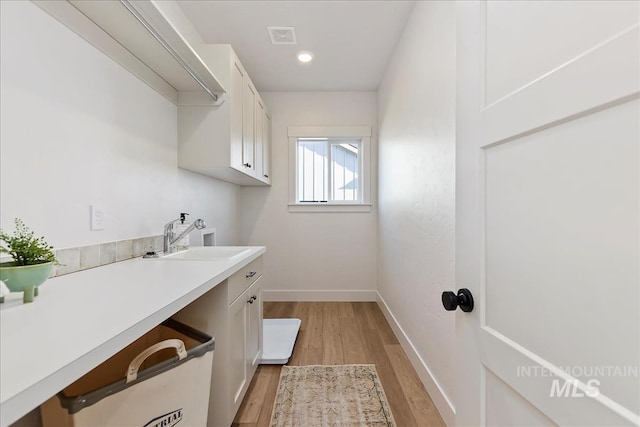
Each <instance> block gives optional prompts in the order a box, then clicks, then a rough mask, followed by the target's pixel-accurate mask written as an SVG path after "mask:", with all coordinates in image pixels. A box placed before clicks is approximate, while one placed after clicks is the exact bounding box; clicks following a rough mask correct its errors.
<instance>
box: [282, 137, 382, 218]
mask: <svg viewBox="0 0 640 427" xmlns="http://www.w3.org/2000/svg"><path fill="white" fill-rule="evenodd" d="M287 134H288V137H289V212H370V211H371V126H289V128H288V132H287ZM324 137H326V138H340V137H342V138H361V139H362V144H361V145H362V171H361V173H360V176H359V177H358V180H359V181H360V182H361V184H362V203H348V202H347V203H345V202H339V203H298V202H297V200H296V182H297V179H296V178H297V173H298V169H297V165H296V156H297V143H298V138H324Z"/></svg>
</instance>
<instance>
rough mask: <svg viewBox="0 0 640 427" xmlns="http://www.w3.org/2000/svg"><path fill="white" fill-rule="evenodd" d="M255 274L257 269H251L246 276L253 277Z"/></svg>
mask: <svg viewBox="0 0 640 427" xmlns="http://www.w3.org/2000/svg"><path fill="white" fill-rule="evenodd" d="M255 275H256V272H255V271H250V272H248V273H247V274H246V277H247V278H249V277H253V276H255Z"/></svg>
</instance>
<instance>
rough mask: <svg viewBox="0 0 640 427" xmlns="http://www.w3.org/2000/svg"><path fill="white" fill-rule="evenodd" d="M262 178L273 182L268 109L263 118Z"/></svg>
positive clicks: (267, 181)
mask: <svg viewBox="0 0 640 427" xmlns="http://www.w3.org/2000/svg"><path fill="white" fill-rule="evenodd" d="M262 178H263V179H264V181H265V182H266V183H271V117H269V114H267V112H266V110H265V113H264V117H263V120H262Z"/></svg>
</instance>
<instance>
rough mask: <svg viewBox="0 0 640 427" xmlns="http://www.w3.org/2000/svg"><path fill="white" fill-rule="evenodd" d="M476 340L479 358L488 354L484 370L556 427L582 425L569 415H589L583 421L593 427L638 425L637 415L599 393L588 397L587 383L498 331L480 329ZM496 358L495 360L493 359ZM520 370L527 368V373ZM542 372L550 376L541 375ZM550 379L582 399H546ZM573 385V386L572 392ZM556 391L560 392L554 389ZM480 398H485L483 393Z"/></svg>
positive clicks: (549, 392)
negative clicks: (557, 426) (544, 415)
mask: <svg viewBox="0 0 640 427" xmlns="http://www.w3.org/2000/svg"><path fill="white" fill-rule="evenodd" d="M480 338H481V342H480V346H481V348H482V350H481V352H480V354H481V355H483V356H484V355H486V354H492V357H491V358H487V357H482V364H483V365H484V366H485V368H486V369H488V370H490V371H491V372H492V373H493V374H494V375H496V376H497V377H498V378H500V379H502V380H503V381H505V382H506V383H507V384H509V385H510V386H511V387H512V388H513V389H514V390H515V391H517V392H518V393H519V394H521V395H522V396H523V397H525V398H526V399H527V400H528V401H529V402H531V403H532V404H534V405H535V406H536V407H537V408H538V409H540V410H541V411H542V412H543V413H545V414H546V416H547V417H549V418H550V419H551V420H553V422H555V423H557V424H559V425H577V424H576V423H582V422H583V420H584V418H579V419H573V418H572V417H571V414H576V415H580V416H581V417H583V416H584V415H585V414H589V416H588V417H587V418H588V419H589V420H590V421H591V423H592V424H591V425H593V426H603V425H627V424H629V423H631V424H632V425H637V424H640V416H638V415H636V414H634V413H633V412H632V411H630V410H629V409H627V408H625V407H623V406H622V405H620V404H618V403H616V402H615V401H613V400H612V399H610V398H608V397H607V396H605V395H603V394H602V393H598V394H597V395H596V396H593V397H589V395H588V393H590V392H591V390H590V389H589V388H588V387H589V385H588V384H585V383H584V382H582V381H580V380H579V379H578V378H576V377H574V376H572V375H570V374H569V373H567V372H566V371H565V370H563V369H561V368H560V367H558V366H556V365H554V364H553V363H550V362H549V361H547V360H545V359H543V358H541V357H539V356H537V355H536V354H534V353H532V352H530V351H529V350H527V349H526V348H524V347H522V346H521V345H520V344H518V343H516V342H515V341H513V340H511V339H509V338H507V337H505V336H504V335H502V334H501V333H499V332H498V331H496V330H494V329H492V328H490V327H488V326H483V327H481V332H480ZM496 355H497V356H498V357H495V356H496ZM523 367H529V368H531V369H529V370H528V371H527V370H526V369H525V368H523ZM534 372H537V373H538V375H525V374H527V373H529V374H531V373H534ZM543 372H544V373H548V374H550V375H546V374H545V375H543V374H542V373H543ZM554 380H559V382H558V384H559V386H558V387H563V386H565V382H567V383H570V384H571V385H572V388H570V392H569V393H570V394H571V393H576V394H579V393H582V394H584V397H570V396H568V397H558V396H550V394H551V390H552V384H553V382H554ZM573 385H575V388H576V390H575V391H574V389H573ZM564 390H565V391H566V390H567V389H566V388H565V389H564ZM556 391H560V390H558V389H556ZM482 398H483V400H484V399H486V396H485V395H484V393H483V396H482ZM594 402H597V403H598V405H594V404H593V403H594ZM483 403H484V402H483ZM483 407H484V405H483Z"/></svg>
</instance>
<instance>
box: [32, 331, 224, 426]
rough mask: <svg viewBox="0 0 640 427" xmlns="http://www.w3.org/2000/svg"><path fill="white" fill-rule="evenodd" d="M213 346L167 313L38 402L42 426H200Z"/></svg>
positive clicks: (210, 340)
mask: <svg viewBox="0 0 640 427" xmlns="http://www.w3.org/2000/svg"><path fill="white" fill-rule="evenodd" d="M214 346H215V340H214V339H213V338H212V337H210V336H208V335H206V334H204V333H202V332H200V331H197V330H195V329H193V328H191V327H189V326H187V325H184V324H182V323H180V322H177V321H175V320H172V319H169V320H167V321H165V322H164V323H162V324H161V325H159V326H157V327H156V328H154V329H152V330H151V331H150V332H149V333H147V334H145V335H144V336H143V337H141V338H139V339H138V340H136V341H135V342H133V343H132V344H130V345H129V346H127V347H126V348H124V349H123V350H122V351H120V352H119V353H118V354H116V355H115V356H113V357H111V358H110V359H108V360H107V361H106V362H104V363H102V364H101V365H99V366H98V367H96V368H95V369H94V370H92V371H91V372H89V373H88V374H87V375H85V376H84V377H82V378H80V379H79V380H78V381H76V382H74V383H73V384H71V385H70V386H68V387H67V388H65V389H64V390H62V391H61V392H60V393H58V394H57V395H56V396H54V397H52V398H51V399H49V400H48V401H46V402H45V403H43V404H42V406H41V407H40V411H41V413H42V424H43V427H96V426H105V427H107V426H113V427H125V426H136V427H171V426H173V425H176V424H178V423H180V425H182V426H185V427H186V426H205V425H206V424H207V412H208V405H209V389H210V385H211V367H212V359H213V349H214Z"/></svg>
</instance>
